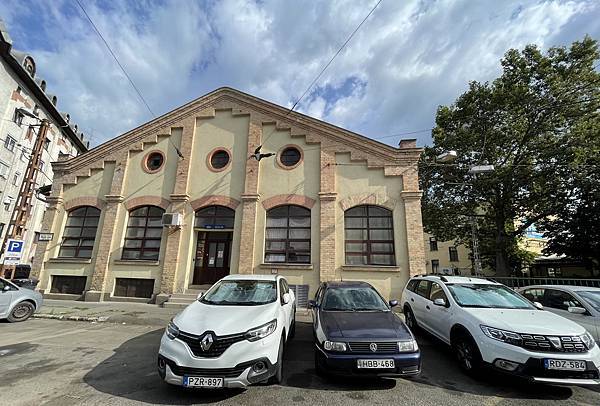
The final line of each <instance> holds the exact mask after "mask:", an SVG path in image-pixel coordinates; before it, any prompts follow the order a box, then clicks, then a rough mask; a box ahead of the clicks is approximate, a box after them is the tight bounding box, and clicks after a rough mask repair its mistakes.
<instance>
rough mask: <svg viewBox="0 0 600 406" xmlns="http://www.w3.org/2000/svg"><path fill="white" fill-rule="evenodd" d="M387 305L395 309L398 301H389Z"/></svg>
mask: <svg viewBox="0 0 600 406" xmlns="http://www.w3.org/2000/svg"><path fill="white" fill-rule="evenodd" d="M388 303H389V304H390V307H396V306H398V301H397V300H390V301H389V302H388Z"/></svg>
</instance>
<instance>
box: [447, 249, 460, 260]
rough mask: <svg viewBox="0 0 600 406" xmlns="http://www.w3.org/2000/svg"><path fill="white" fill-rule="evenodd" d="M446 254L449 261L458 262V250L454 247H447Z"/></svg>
mask: <svg viewBox="0 0 600 406" xmlns="http://www.w3.org/2000/svg"><path fill="white" fill-rule="evenodd" d="M448 254H449V256H450V262H458V250H457V249H456V247H448Z"/></svg>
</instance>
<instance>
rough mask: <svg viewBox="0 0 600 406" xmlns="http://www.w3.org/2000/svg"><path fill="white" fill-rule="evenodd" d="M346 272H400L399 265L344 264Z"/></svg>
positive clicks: (343, 267) (343, 269)
mask: <svg viewBox="0 0 600 406" xmlns="http://www.w3.org/2000/svg"><path fill="white" fill-rule="evenodd" d="M342 271H344V272H400V267H399V266H383V265H342Z"/></svg>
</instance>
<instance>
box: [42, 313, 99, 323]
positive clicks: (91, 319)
mask: <svg viewBox="0 0 600 406" xmlns="http://www.w3.org/2000/svg"><path fill="white" fill-rule="evenodd" d="M31 317H33V318H34V319H52V320H69V321H87V322H91V323H98V322H99V323H102V322H105V321H108V316H101V317H86V316H65V315H59V314H44V313H40V314H34V315H33V316H31Z"/></svg>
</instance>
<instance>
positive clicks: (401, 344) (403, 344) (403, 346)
mask: <svg viewBox="0 0 600 406" xmlns="http://www.w3.org/2000/svg"><path fill="white" fill-rule="evenodd" d="M418 349H419V345H418V344H417V341H416V340H415V339H414V338H413V339H412V340H409V341H398V351H400V352H415V351H417V350H418Z"/></svg>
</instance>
